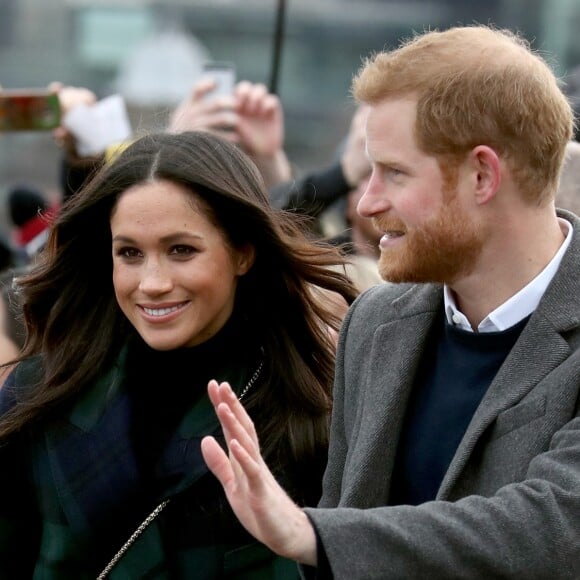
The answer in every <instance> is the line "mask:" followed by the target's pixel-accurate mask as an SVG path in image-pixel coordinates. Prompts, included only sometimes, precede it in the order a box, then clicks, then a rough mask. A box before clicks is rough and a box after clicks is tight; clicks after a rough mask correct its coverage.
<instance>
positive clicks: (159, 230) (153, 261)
mask: <svg viewBox="0 0 580 580" xmlns="http://www.w3.org/2000/svg"><path fill="white" fill-rule="evenodd" d="M111 233H112V240H113V247H112V253H113V285H114V289H115V295H116V298H117V301H118V303H119V306H120V308H121V310H122V311H123V313H124V314H125V316H126V317H127V318H128V319H129V321H130V322H131V324H132V325H133V326H134V327H135V329H136V330H137V332H138V333H139V334H140V335H141V338H143V340H144V341H145V342H146V343H147V344H148V345H149V346H150V347H152V348H154V349H157V350H170V349H175V348H179V347H187V346H195V345H198V344H201V343H203V342H205V341H206V340H208V339H209V338H211V337H212V336H213V335H215V334H216V333H217V332H218V330H220V328H221V327H222V326H223V325H224V324H225V323H226V321H227V320H228V318H229V317H230V315H231V313H232V310H233V307H234V298H235V294H236V286H237V281H238V278H239V277H240V276H242V275H244V274H245V273H246V272H247V271H248V270H249V269H250V267H251V265H252V263H253V251H252V250H250V249H248V250H247V251H244V252H242V251H236V250H234V249H233V248H231V247H230V245H229V244H228V242H227V240H226V238H225V236H224V234H223V233H222V232H221V230H219V229H218V228H217V227H216V226H215V225H213V223H212V222H211V221H210V220H209V219H208V216H207V215H206V213H205V212H204V210H203V206H202V204H201V203H200V202H198V201H197V200H196V198H195V196H193V194H192V193H191V192H189V191H188V190H187V189H185V188H184V187H182V186H180V185H177V184H175V183H172V182H169V181H153V182H147V183H144V184H140V185H136V186H133V187H131V188H130V189H128V190H127V191H126V192H124V193H123V194H122V196H121V197H120V199H119V201H118V202H117V205H116V207H115V208H114V210H113V213H112V216H111Z"/></svg>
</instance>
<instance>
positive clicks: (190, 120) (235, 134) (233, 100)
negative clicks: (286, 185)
mask: <svg viewBox="0 0 580 580" xmlns="http://www.w3.org/2000/svg"><path fill="white" fill-rule="evenodd" d="M214 87H215V82H214V81H213V80H212V79H211V78H208V77H203V78H201V79H200V80H199V82H198V83H196V85H195V86H194V88H193V90H192V92H191V94H190V95H189V96H188V97H187V98H186V99H184V100H183V101H182V102H181V103H180V104H179V105H178V107H177V108H176V109H175V111H174V112H173V113H172V115H171V117H170V120H169V125H168V130H169V131H170V132H174V133H178V132H181V131H192V130H196V131H209V132H212V133H215V134H216V135H218V136H220V137H222V138H224V139H226V140H228V141H229V142H230V143H235V144H236V145H238V146H239V147H241V149H242V150H243V151H244V152H245V153H246V154H248V155H249V156H250V157H251V158H252V160H253V161H254V163H255V164H256V165H257V166H258V169H259V170H260V172H261V173H262V177H263V178H264V181H265V183H266V186H267V187H271V186H273V185H276V184H277V183H280V182H283V181H286V180H288V179H290V177H291V167H290V163H289V162H288V159H287V157H286V154H285V152H284V113H283V109H282V104H281V102H280V99H279V98H278V97H277V96H276V95H273V94H272V93H269V92H268V90H267V88H266V86H265V85H263V84H259V83H251V82H249V81H241V82H239V83H238V84H237V85H236V86H235V89H234V92H233V94H232V95H219V96H215V97H211V98H209V95H210V93H211V91H212V90H213V88H214Z"/></svg>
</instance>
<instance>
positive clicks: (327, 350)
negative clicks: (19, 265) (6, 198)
mask: <svg viewBox="0 0 580 580" xmlns="http://www.w3.org/2000/svg"><path fill="white" fill-rule="evenodd" d="M297 220H298V218H297V217H296V216H294V215H292V214H288V213H285V212H281V211H278V210H274V209H272V208H271V207H270V206H269V203H268V196H267V193H266V190H265V189H264V185H263V183H262V181H261V178H260V177H259V173H258V172H257V170H256V168H255V167H254V166H253V164H252V163H251V162H250V161H249V160H248V159H247V158H246V156H245V155H244V154H243V153H241V152H240V151H239V150H238V149H237V148H236V147H235V146H233V145H230V144H228V143H227V142H225V141H222V140H220V139H219V138H217V137H214V136H212V135H210V134H207V133H201V132H197V133H194V132H191V133H182V134H179V135H172V134H159V135H151V136H147V137H143V138H141V139H139V140H138V141H136V142H135V143H134V144H132V145H131V146H129V147H128V148H127V149H126V150H125V151H124V152H122V153H121V154H120V155H119V157H117V158H116V159H115V160H114V161H113V162H112V163H111V164H109V165H107V166H105V167H104V168H103V169H102V170H100V171H99V173H98V174H97V175H96V176H95V177H94V179H93V180H92V181H91V182H90V183H89V184H88V185H87V186H86V188H85V189H84V190H83V191H82V192H80V193H79V194H78V195H77V196H74V197H73V198H71V199H70V200H69V201H68V202H67V203H66V204H65V205H64V206H63V208H62V210H61V212H60V213H59V215H58V217H57V219H56V221H55V223H54V225H53V226H52V228H51V233H50V236H49V240H48V243H47V246H46V248H45V250H44V251H43V253H42V255H41V258H40V260H39V262H38V263H37V264H35V265H34V267H33V269H32V270H31V272H30V273H29V274H27V275H26V276H24V277H22V278H20V279H19V281H18V282H19V286H20V296H21V299H22V308H23V312H24V316H25V321H26V325H27V331H28V338H27V342H26V344H25V347H24V351H23V354H22V357H20V358H19V359H18V365H17V367H16V369H15V370H14V371H13V372H12V373H11V375H10V376H9V377H8V379H7V381H6V383H5V385H4V387H3V389H2V390H1V391H0V412H1V413H2V415H1V416H0V442H1V443H2V445H1V446H0V464H1V465H2V469H1V470H0V494H1V497H2V500H0V577H2V578H17V577H18V578H20V577H23V578H24V577H26V578H30V577H32V576H34V577H39V578H40V577H42V578H59V579H62V578H74V579H75V580H78V579H82V578H95V577H97V576H98V577H102V578H104V577H107V578H109V577H110V578H196V579H206V578H207V579H209V578H238V579H241V578H251V579H256V578H268V579H278V578H296V577H297V569H296V567H295V564H294V563H292V562H290V561H287V560H283V559H280V558H278V557H276V556H274V554H273V553H271V552H269V551H268V550H267V549H266V548H264V547H263V546H262V545H260V544H259V543H257V542H255V541H253V539H252V538H251V537H250V536H249V535H248V534H247V533H246V532H245V531H244V530H243V528H242V527H241V526H240V525H239V524H238V523H237V520H236V518H235V517H234V515H233V513H232V512H231V510H230V508H229V506H228V504H227V501H226V499H225V496H224V495H223V491H222V489H221V486H220V484H219V482H217V480H216V479H215V478H214V477H213V476H212V475H211V474H210V473H209V472H208V470H207V468H206V466H205V462H204V461H203V459H202V457H201V452H200V441H201V439H202V438H203V437H204V436H205V435H208V434H213V435H216V436H218V435H219V433H220V428H219V425H218V422H217V419H216V418H215V414H214V412H213V409H212V406H211V403H210V401H209V399H208V396H207V384H208V382H209V381H210V380H211V379H216V380H218V381H228V382H230V383H231V384H232V385H233V386H234V389H235V390H236V393H237V396H238V398H239V399H240V400H242V401H243V404H244V406H245V407H246V409H247V410H248V412H249V413H250V414H251V415H252V417H253V419H254V421H255V423H256V425H257V428H258V432H259V434H260V440H261V441H262V444H263V452H264V455H265V457H266V458H267V461H268V463H269V466H270V467H271V469H272V470H273V471H274V473H275V474H276V476H277V477H278V478H279V479H280V481H281V482H283V484H284V486H285V487H286V488H287V489H289V490H290V492H291V494H292V496H293V498H294V499H295V500H296V501H297V502H299V503H301V504H304V505H314V504H315V503H316V501H317V500H318V496H319V493H320V485H321V476H322V472H323V470H324V466H325V463H326V445H327V427H328V418H329V409H330V406H331V388H332V380H333V372H334V355H335V344H334V337H335V333H336V332H337V330H338V328H339V325H340V322H341V317H340V315H339V314H338V313H337V310H336V303H337V301H336V296H339V297H340V300H342V301H343V304H344V305H347V304H349V303H350V302H352V300H353V299H354V297H355V295H356V290H355V289H354V287H353V286H352V284H351V283H350V281H349V279H348V278H347V277H346V276H344V275H343V274H342V273H338V272H336V271H335V270H333V269H331V266H336V265H337V264H341V263H343V261H344V259H343V257H342V255H341V254H340V253H339V251H338V250H337V249H336V248H333V247H332V246H330V245H327V244H323V243H314V242H313V241H312V240H310V239H309V237H308V236H309V234H307V233H305V232H306V229H305V228H303V227H302V225H301V224H300V222H299V221H297ZM99 574H101V575H100V576H99Z"/></svg>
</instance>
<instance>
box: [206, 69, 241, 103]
mask: <svg viewBox="0 0 580 580" xmlns="http://www.w3.org/2000/svg"><path fill="white" fill-rule="evenodd" d="M203 76H204V77H211V78H212V79H213V80H214V81H215V83H216V87H215V89H213V90H212V91H210V92H209V93H207V94H206V95H205V97H204V98H205V100H209V99H213V98H215V97H218V96H222V95H225V96H228V95H231V94H233V92H234V86H235V84H236V67H235V65H234V64H233V63H231V62H208V63H205V64H204V65H203Z"/></svg>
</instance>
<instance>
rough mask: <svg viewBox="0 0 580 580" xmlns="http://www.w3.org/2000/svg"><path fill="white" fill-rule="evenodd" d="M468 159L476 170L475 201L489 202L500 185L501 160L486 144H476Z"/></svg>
mask: <svg viewBox="0 0 580 580" xmlns="http://www.w3.org/2000/svg"><path fill="white" fill-rule="evenodd" d="M470 161H471V163H472V166H473V168H474V170H475V172H476V184H475V202H476V203H477V204H478V205H483V204H486V203H488V202H490V201H491V200H492V199H493V198H494V197H495V194H496V193H497V191H498V190H499V187H500V185H501V161H500V159H499V156H498V154H497V153H496V152H495V151H494V150H493V149H492V148H491V147H488V146H487V145H478V146H477V147H475V148H474V149H473V151H472V152H471V153H470Z"/></svg>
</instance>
